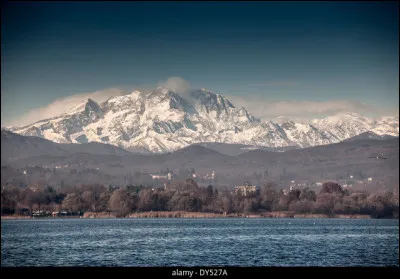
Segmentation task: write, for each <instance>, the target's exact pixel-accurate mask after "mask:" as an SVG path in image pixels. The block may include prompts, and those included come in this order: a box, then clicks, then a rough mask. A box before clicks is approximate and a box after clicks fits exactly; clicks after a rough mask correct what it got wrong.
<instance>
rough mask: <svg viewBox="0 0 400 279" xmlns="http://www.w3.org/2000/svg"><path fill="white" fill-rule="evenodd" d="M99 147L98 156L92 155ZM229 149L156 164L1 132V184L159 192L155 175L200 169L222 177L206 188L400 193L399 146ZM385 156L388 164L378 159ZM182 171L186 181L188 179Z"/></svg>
mask: <svg viewBox="0 0 400 279" xmlns="http://www.w3.org/2000/svg"><path fill="white" fill-rule="evenodd" d="M93 145H94V146H95V148H91V147H92V146H93ZM226 145H227V146H228V148H233V147H235V146H231V145H229V144H217V147H215V146H213V145H212V147H211V148H212V149H211V148H207V147H204V146H202V145H200V144H194V145H191V146H188V147H185V148H182V149H180V150H177V151H174V152H169V153H164V154H154V155H151V156H149V155H141V154H132V153H129V152H127V151H124V150H121V149H118V148H116V147H112V146H109V145H105V144H101V143H94V144H92V143H88V144H81V145H76V144H58V143H53V142H51V141H48V140H45V139H41V138H37V137H25V136H21V135H17V134H14V133H12V132H9V131H2V135H1V151H2V152H1V164H2V183H6V182H9V183H13V184H17V185H18V183H26V179H27V178H26V177H25V176H24V174H23V170H26V171H27V173H28V176H29V179H30V180H29V181H30V183H34V182H35V181H36V182H37V183H39V182H40V183H47V184H51V185H60V183H62V181H64V182H65V183H66V184H70V185H76V184H82V183H101V184H105V185H107V184H113V185H126V184H127V183H129V181H130V180H132V183H145V184H146V185H147V184H149V185H153V184H154V186H159V182H157V181H153V180H152V178H151V176H150V175H149V174H150V173H159V172H164V171H165V170H167V169H168V170H170V171H172V172H173V173H175V174H177V175H178V178H187V175H188V174H187V170H188V169H192V168H193V169H194V170H195V171H196V173H197V174H198V176H199V177H202V176H204V175H205V174H206V173H208V174H209V173H211V172H212V171H213V170H214V171H216V173H217V178H218V181H212V182H210V181H207V180H205V181H204V182H203V183H212V184H213V185H237V184H238V183H243V181H246V180H248V181H250V182H251V183H254V184H256V185H260V184H261V183H262V181H264V180H271V181H277V182H279V183H282V185H283V186H284V185H287V183H288V181H291V180H307V181H310V182H312V181H324V180H343V181H345V180H346V179H348V178H349V175H352V176H354V179H356V180H362V179H366V178H367V177H373V180H374V181H380V182H379V183H384V184H385V185H387V186H388V187H395V186H396V185H398V184H396V183H398V177H399V167H398V166H399V139H398V138H388V139H369V138H368V139H357V138H355V139H353V140H350V141H343V142H339V143H335V144H328V145H323V146H315V147H310V148H301V149H296V150H288V151H286V152H272V151H269V150H252V151H248V152H237V154H235V155H234V156H228V155H226V154H223V153H220V152H218V151H217V150H215V149H220V150H222V151H224V152H226V149H225V148H226ZM71 146H72V148H70V147H71ZM75 147H82V149H75ZM243 147H244V146H239V148H243ZM236 151H237V150H236ZM240 151H243V149H241V150H240ZM230 152H232V150H230ZM379 156H382V157H384V158H386V159H385V160H381V159H377V158H375V157H379ZM182 171H183V172H184V174H182V175H181V174H180V173H181V172H182ZM266 172H267V174H266ZM137 173H141V174H137ZM254 174H257V175H254ZM129 179H130V180H129ZM200 182H201V181H200ZM285 183H286V184H285Z"/></svg>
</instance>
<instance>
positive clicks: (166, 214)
mask: <svg viewBox="0 0 400 279" xmlns="http://www.w3.org/2000/svg"><path fill="white" fill-rule="evenodd" d="M72 218H74V219H105V218H118V219H120V218H124V219H129V218H186V219H189V218H190V219H194V218H207V219H212V218H288V219H289V218H290V219H379V218H373V217H371V216H370V215H363V214H348V215H347V214H333V215H327V214H311V213H310V214H297V213H293V212H263V213H249V214H238V213H230V214H222V213H206V212H187V211H150V212H138V213H131V214H128V215H126V216H124V217H120V216H117V215H116V214H113V213H106V212H85V213H84V214H83V216H64V217H61V216H57V217H52V216H48V217H32V216H21V215H4V216H1V220H20V219H72ZM390 219H397V218H390Z"/></svg>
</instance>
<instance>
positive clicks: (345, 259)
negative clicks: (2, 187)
mask: <svg viewBox="0 0 400 279" xmlns="http://www.w3.org/2000/svg"><path fill="white" fill-rule="evenodd" d="M398 251H399V221H398V220H382V219H366V220H365V219H267V218H254V219H253V218H247V219H246V218H221V219H161V218H160V219H50V218H49V219H47V218H46V219H28V220H2V221H1V266H251V267H252V266H399V252H398Z"/></svg>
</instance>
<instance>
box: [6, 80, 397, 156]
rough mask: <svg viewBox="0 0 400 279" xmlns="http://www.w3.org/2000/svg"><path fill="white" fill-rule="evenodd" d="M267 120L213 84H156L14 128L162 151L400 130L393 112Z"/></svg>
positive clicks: (283, 144) (296, 142) (317, 141)
mask: <svg viewBox="0 0 400 279" xmlns="http://www.w3.org/2000/svg"><path fill="white" fill-rule="evenodd" d="M279 120H280V121H276V122H275V121H262V120H259V119H256V118H255V117H254V116H253V115H252V114H251V112H249V111H247V110H246V108H244V107H240V108H238V107H235V105H234V104H232V103H231V102H230V101H229V100H228V99H227V98H226V97H225V96H223V95H221V94H217V93H214V92H211V91H209V90H207V89H204V88H203V89H200V90H189V91H184V92H183V91H182V92H179V90H174V89H168V88H166V87H162V86H160V87H157V88H156V89H155V90H153V91H152V92H151V93H148V94H146V93H143V92H139V91H134V92H132V93H131V94H128V95H123V96H113V97H110V98H109V99H107V100H106V101H104V102H101V103H97V102H95V101H94V100H92V99H88V100H87V101H86V102H84V103H82V104H80V105H78V106H76V107H74V108H72V109H69V110H67V111H65V112H63V113H61V114H60V115H58V116H56V117H53V118H50V119H43V120H41V121H39V122H36V123H33V124H30V125H27V126H23V127H9V128H8V129H9V130H10V131H13V132H15V133H18V134H21V135H25V136H37V137H42V138H45V139H48V140H51V141H53V142H57V143H80V144H82V143H88V142H100V143H104V144H111V145H115V146H118V147H120V148H123V149H125V150H128V151H133V152H143V153H149V152H155V153H163V152H170V151H174V150H178V149H180V148H183V147H185V146H189V145H191V144H195V143H227V144H239V145H246V146H255V147H268V148H304V147H311V146H317V145H324V144H330V143H336V142H340V141H343V140H345V139H348V138H351V137H354V136H357V135H359V134H362V133H365V132H373V133H375V134H377V135H380V136H383V135H389V136H398V135H399V120H398V118H395V117H381V118H379V119H371V118H367V117H363V116H361V115H359V114H357V113H345V114H340V115H335V116H330V117H327V118H324V119H314V120H311V121H293V120H289V119H285V118H282V119H279Z"/></svg>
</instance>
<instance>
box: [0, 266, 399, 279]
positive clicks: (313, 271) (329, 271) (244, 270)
mask: <svg viewBox="0 0 400 279" xmlns="http://www.w3.org/2000/svg"><path fill="white" fill-rule="evenodd" d="M0 270H1V274H2V275H3V274H4V275H9V276H14V277H16V278H21V277H20V276H26V277H29V278H37V277H36V276H62V277H64V276H77V275H78V276H100V278H104V277H103V276H106V277H113V276H121V275H123V276H131V278H133V277H136V276H137V277H144V276H146V277H148V278H190V277H189V276H173V275H172V273H173V271H176V270H181V271H183V270H186V271H193V276H192V277H191V278H246V277H248V278H267V277H269V276H290V275H294V276H296V277H298V276H304V275H318V276H321V275H329V276H340V275H352V276H354V275H366V276H367V277H370V276H374V275H375V274H376V275H377V276H385V275H388V276H389V275H390V276H391V275H395V274H400V272H399V271H400V268H399V267H398V266H390V267H237V266H228V267H224V266H221V267H209V266H194V267H190V266H174V267H1V269H0ZM201 270H203V271H201ZM205 270H208V271H209V272H208V275H206V274H205ZM210 270H212V271H210ZM224 271H226V274H227V275H225V272H224ZM200 272H201V274H202V275H201V274H200ZM212 273H214V274H212ZM154 276H156V277H154ZM39 278H40V277H39ZM90 278H91V277H90Z"/></svg>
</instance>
